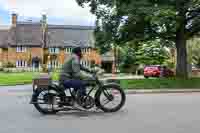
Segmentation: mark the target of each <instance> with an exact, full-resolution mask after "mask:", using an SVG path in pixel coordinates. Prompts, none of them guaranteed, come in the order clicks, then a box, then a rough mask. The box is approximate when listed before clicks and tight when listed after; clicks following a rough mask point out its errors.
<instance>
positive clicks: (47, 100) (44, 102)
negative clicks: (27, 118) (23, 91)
mask: <svg viewBox="0 0 200 133" xmlns="http://www.w3.org/2000/svg"><path fill="white" fill-rule="evenodd" d="M33 100H34V101H35V103H34V106H35V108H36V109H37V110H38V111H39V112H40V113H42V114H56V113H57V112H58V108H59V104H58V101H59V100H60V97H59V96H58V93H57V91H56V90H48V89H41V90H39V91H38V92H36V94H35V95H34V97H33Z"/></svg>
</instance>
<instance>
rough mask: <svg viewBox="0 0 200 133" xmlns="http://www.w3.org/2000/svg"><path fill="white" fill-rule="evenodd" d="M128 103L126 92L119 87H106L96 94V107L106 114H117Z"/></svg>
mask: <svg viewBox="0 0 200 133" xmlns="http://www.w3.org/2000/svg"><path fill="white" fill-rule="evenodd" d="M125 101H126V95H125V93H124V91H123V90H122V89H121V88H120V87H119V86H117V85H109V86H105V87H104V89H103V90H101V91H98V92H97V94H96V100H95V102H96V105H97V107H99V108H100V109H101V110H103V111H104V112H117V111H118V110H120V109H121V108H122V107H123V106H124V104H125Z"/></svg>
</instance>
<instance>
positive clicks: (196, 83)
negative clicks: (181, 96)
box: [120, 78, 200, 89]
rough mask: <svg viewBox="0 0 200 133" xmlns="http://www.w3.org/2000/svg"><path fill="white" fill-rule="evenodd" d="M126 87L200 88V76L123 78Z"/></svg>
mask: <svg viewBox="0 0 200 133" xmlns="http://www.w3.org/2000/svg"><path fill="white" fill-rule="evenodd" d="M120 83H121V85H122V87H123V88H124V89H184V88H185V89H194V88H200V78H192V79H175V78H174V79H138V80H136V79H135V80H121V82H120Z"/></svg>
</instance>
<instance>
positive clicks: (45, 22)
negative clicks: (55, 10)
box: [42, 14, 47, 25]
mask: <svg viewBox="0 0 200 133" xmlns="http://www.w3.org/2000/svg"><path fill="white" fill-rule="evenodd" d="M46 24H47V15H45V14H43V15H42V25H46Z"/></svg>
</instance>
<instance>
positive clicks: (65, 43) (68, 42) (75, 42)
mask: <svg viewBox="0 0 200 133" xmlns="http://www.w3.org/2000/svg"><path fill="white" fill-rule="evenodd" d="M47 31H48V32H47V44H46V46H45V47H75V46H80V47H94V37H93V31H94V27H91V26H73V25H48V30H47ZM8 45H9V46H16V45H22V46H36V47H38V46H43V33H42V25H41V24H40V23H30V22H29V23H22V22H19V23H18V24H17V26H16V27H12V28H10V29H9V30H0V47H7V46H8Z"/></svg>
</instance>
